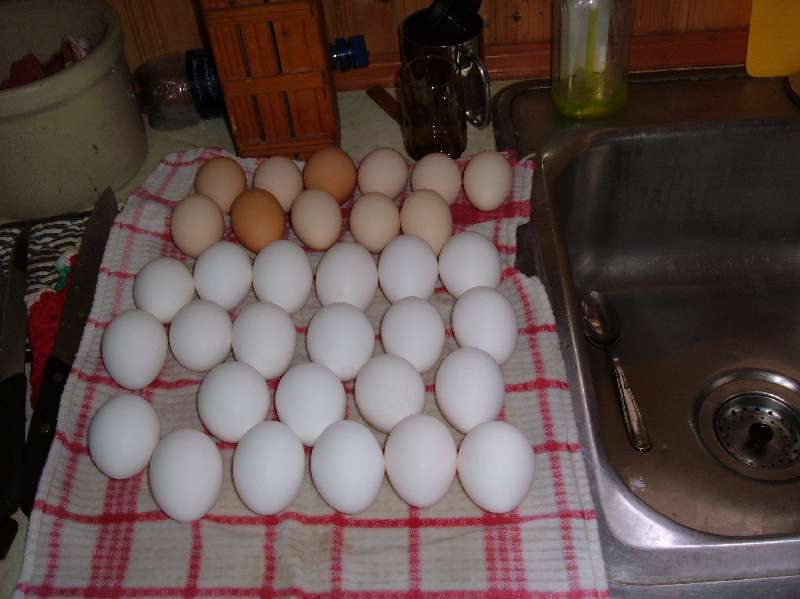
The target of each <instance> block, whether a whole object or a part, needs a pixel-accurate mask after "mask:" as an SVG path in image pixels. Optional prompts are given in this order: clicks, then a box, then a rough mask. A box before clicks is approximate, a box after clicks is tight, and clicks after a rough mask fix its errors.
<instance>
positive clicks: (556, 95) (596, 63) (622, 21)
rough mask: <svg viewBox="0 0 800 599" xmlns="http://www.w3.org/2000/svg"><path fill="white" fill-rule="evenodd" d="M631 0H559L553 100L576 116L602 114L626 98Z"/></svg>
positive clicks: (555, 22)
mask: <svg viewBox="0 0 800 599" xmlns="http://www.w3.org/2000/svg"><path fill="white" fill-rule="evenodd" d="M632 25H633V0H555V3H554V7H553V64H552V78H553V84H552V85H553V86H552V90H551V93H552V95H553V101H554V102H555V105H556V107H557V108H558V110H559V112H561V114H563V115H565V116H568V117H572V118H579V119H581V118H592V117H598V116H603V115H606V114H609V113H611V112H614V111H615V110H618V109H620V108H622V106H624V105H625V102H626V101H627V99H628V84H627V71H628V57H629V53H630V40H631V28H632Z"/></svg>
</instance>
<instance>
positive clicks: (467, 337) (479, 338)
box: [451, 287, 517, 364]
mask: <svg viewBox="0 0 800 599" xmlns="http://www.w3.org/2000/svg"><path fill="white" fill-rule="evenodd" d="M451 319H452V322H453V335H454V336H455V338H456V341H457V342H458V344H459V345H460V346H461V347H477V348H478V349H482V350H483V351H485V352H486V353H487V354H489V355H490V356H492V358H494V361H495V362H497V363H498V364H504V363H505V362H507V361H508V359H509V358H510V357H511V354H512V353H514V347H516V345H517V317H516V315H515V314H514V307H513V306H512V305H511V302H509V301H508V300H507V299H506V298H505V297H504V296H503V295H502V294H501V293H500V292H498V291H497V290H496V289H492V288H491V287H473V288H472V289H470V290H469V291H467V292H466V293H464V295H462V296H461V297H460V298H458V301H457V302H456V305H455V306H454V307H453V313H452V316H451Z"/></svg>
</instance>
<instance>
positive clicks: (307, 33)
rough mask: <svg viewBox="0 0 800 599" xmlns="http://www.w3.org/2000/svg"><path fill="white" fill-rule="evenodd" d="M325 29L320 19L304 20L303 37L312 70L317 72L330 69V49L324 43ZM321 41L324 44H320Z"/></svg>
mask: <svg viewBox="0 0 800 599" xmlns="http://www.w3.org/2000/svg"><path fill="white" fill-rule="evenodd" d="M324 33H325V32H324V27H323V26H322V23H321V21H320V20H319V18H317V19H303V37H304V39H305V47H306V49H307V51H308V57H309V59H310V60H311V68H312V69H317V70H325V69H330V65H329V63H328V48H327V45H326V44H325V43H324V41H325V37H324ZM320 40H321V41H322V42H323V43H320Z"/></svg>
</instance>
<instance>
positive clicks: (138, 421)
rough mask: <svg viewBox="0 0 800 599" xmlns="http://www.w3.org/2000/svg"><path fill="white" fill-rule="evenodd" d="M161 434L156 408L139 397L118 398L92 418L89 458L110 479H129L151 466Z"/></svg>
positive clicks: (113, 399) (110, 401)
mask: <svg viewBox="0 0 800 599" xmlns="http://www.w3.org/2000/svg"><path fill="white" fill-rule="evenodd" d="M160 431H161V427H160V426H159V424H158V416H157V415H156V411H155V410H154V409H153V406H151V405H150V404H149V403H147V402H146V401H145V400H143V399H142V398H141V397H137V396H136V395H117V396H116V397H114V398H112V399H109V400H108V401H107V402H106V403H104V404H103V405H102V406H101V407H100V409H99V410H97V412H95V414H94V416H93V417H92V423H91V424H90V425H89V434H88V446H89V455H91V456H92V461H94V463H95V465H96V466H97V468H98V469H99V470H100V472H102V473H103V474H105V475H106V476H108V477H110V478H128V477H130V476H133V475H134V474H139V473H140V472H141V471H142V470H144V468H145V466H147V463H148V462H149V461H150V456H152V455H153V449H155V446H156V443H158V437H159V434H160Z"/></svg>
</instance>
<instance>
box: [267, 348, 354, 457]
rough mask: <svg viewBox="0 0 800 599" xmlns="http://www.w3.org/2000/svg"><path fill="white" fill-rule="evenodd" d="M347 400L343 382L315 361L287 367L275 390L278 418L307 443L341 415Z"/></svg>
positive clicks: (313, 440)
mask: <svg viewBox="0 0 800 599" xmlns="http://www.w3.org/2000/svg"><path fill="white" fill-rule="evenodd" d="M346 401H347V400H346V397H345V393H344V387H343V386H342V382H341V381H340V380H339V379H338V378H336V375H335V374H333V372H331V371H330V370H329V369H327V368H326V367H325V366H322V365H321V364H315V363H314V362H306V363H305V364H297V365H296V366H293V367H292V368H290V369H289V371H288V372H287V373H286V374H284V375H283V377H282V378H281V382H280V383H279V384H278V389H277V390H276V391H275V410H276V411H277V413H278V418H280V420H281V422H284V423H286V424H287V425H288V426H289V428H291V429H292V430H293V431H294V434H295V435H297V437H298V438H299V439H300V441H302V442H303V444H304V445H308V446H309V447H311V446H313V445H314V443H315V442H316V440H317V438H318V437H319V436H320V435H321V434H322V431H324V430H325V429H326V428H328V426H330V425H331V424H333V423H334V422H337V421H338V420H342V419H343V418H344V414H345V408H346Z"/></svg>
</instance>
